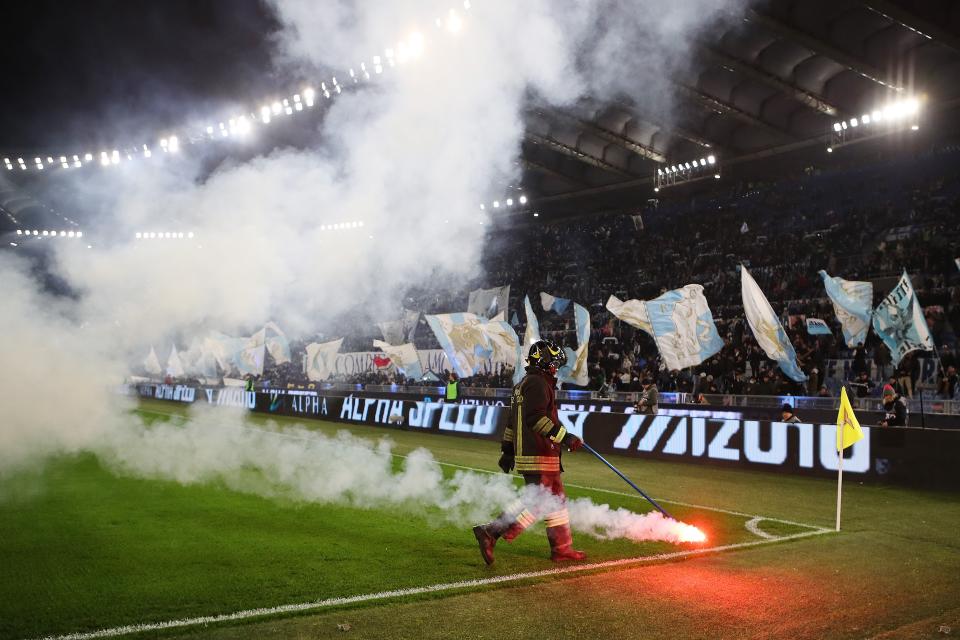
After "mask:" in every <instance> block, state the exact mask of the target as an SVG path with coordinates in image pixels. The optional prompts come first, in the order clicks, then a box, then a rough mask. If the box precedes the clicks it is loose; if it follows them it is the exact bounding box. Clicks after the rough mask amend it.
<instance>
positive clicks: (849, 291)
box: [820, 270, 873, 347]
mask: <svg viewBox="0 0 960 640" xmlns="http://www.w3.org/2000/svg"><path fill="white" fill-rule="evenodd" d="M820 277H821V278H822V279H823V288H824V289H826V290H827V296H829V297H830V302H832V303H833V311H834V313H836V314H837V320H839V321H840V325H841V327H842V328H843V339H844V341H845V342H846V343H847V346H848V347H858V346H860V345H862V344H863V343H864V341H865V340H866V339H867V331H869V329H870V316H871V314H872V313H873V312H872V308H873V283H871V282H861V281H858V280H844V279H843V278H838V277H830V275H829V274H828V273H827V272H826V271H823V270H821V271H820Z"/></svg>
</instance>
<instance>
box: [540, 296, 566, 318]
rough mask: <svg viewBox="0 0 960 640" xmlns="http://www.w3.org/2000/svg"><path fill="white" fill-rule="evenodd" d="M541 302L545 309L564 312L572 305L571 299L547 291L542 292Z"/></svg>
mask: <svg viewBox="0 0 960 640" xmlns="http://www.w3.org/2000/svg"><path fill="white" fill-rule="evenodd" d="M540 304H541V306H543V310H544V311H555V312H557V313H563V312H564V311H566V310H567V307H569V306H570V300H569V299H567V298H558V297H556V296H552V295H550V294H549V293H547V292H545V291H541V292H540Z"/></svg>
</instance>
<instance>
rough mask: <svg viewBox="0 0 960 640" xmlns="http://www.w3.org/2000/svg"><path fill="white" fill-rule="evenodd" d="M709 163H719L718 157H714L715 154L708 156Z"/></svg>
mask: <svg viewBox="0 0 960 640" xmlns="http://www.w3.org/2000/svg"><path fill="white" fill-rule="evenodd" d="M707 163H708V164H716V163H717V159H716V157H714V156H707Z"/></svg>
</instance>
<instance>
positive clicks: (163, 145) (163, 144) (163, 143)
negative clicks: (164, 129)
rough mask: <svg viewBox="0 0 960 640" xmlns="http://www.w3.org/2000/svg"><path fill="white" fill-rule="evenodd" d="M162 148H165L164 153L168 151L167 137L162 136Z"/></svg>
mask: <svg viewBox="0 0 960 640" xmlns="http://www.w3.org/2000/svg"><path fill="white" fill-rule="evenodd" d="M160 148H161V149H163V152H164V153H166V152H167V139H166V138H160Z"/></svg>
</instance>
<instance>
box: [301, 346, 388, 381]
mask: <svg viewBox="0 0 960 640" xmlns="http://www.w3.org/2000/svg"><path fill="white" fill-rule="evenodd" d="M341 344H343V338H340V339H339V340H331V341H330V342H323V343H317V342H313V343H311V344H308V345H307V367H306V372H307V377H308V378H309V379H310V380H314V381H319V380H326V379H327V378H329V377H330V376H331V375H332V374H333V373H335V364H336V361H337V353H338V352H339V351H340V345H341ZM374 366H376V365H374Z"/></svg>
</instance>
